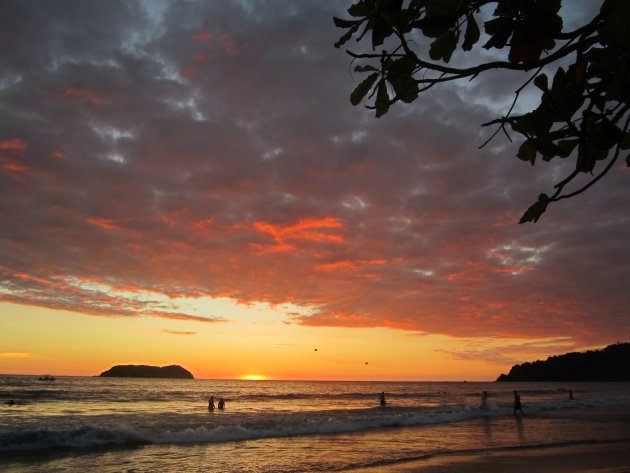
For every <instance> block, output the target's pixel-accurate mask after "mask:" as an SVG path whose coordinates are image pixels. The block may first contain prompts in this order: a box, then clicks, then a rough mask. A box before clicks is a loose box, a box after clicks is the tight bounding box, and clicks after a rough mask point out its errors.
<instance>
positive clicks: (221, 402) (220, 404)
mask: <svg viewBox="0 0 630 473" xmlns="http://www.w3.org/2000/svg"><path fill="white" fill-rule="evenodd" d="M217 407H218V408H219V409H223V408H224V407H225V401H224V400H223V398H222V397H221V398H219V403H218V404H217Z"/></svg>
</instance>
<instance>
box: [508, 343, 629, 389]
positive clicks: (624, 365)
mask: <svg viewBox="0 0 630 473" xmlns="http://www.w3.org/2000/svg"><path fill="white" fill-rule="evenodd" d="M629 360H630V343H616V344H614V345H609V346H607V347H606V348H604V349H602V350H590V351H587V352H581V353H567V354H564V355H558V356H550V357H549V358H547V359H546V360H545V361H541V360H538V361H534V362H532V363H529V362H528V363H523V364H521V365H514V366H513V367H512V369H511V370H510V372H509V373H508V374H502V375H501V376H499V377H498V378H497V381H630V363H629V362H628V361H629Z"/></svg>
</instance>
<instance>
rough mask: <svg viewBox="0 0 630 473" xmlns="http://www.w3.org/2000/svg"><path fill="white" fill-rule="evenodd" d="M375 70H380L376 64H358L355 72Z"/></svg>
mask: <svg viewBox="0 0 630 473" xmlns="http://www.w3.org/2000/svg"><path fill="white" fill-rule="evenodd" d="M373 71H377V72H378V69H377V68H376V67H374V66H371V65H369V64H368V65H366V66H361V65H359V66H356V67H355V68H354V72H373Z"/></svg>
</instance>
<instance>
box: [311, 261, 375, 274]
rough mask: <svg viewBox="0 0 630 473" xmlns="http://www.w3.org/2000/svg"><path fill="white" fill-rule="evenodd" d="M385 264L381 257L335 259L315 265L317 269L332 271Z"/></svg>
mask: <svg viewBox="0 0 630 473" xmlns="http://www.w3.org/2000/svg"><path fill="white" fill-rule="evenodd" d="M384 264H387V261H385V260H383V259H377V260H360V261H348V260H345V261H335V262H333V263H322V264H318V265H317V269H321V270H324V271H332V270H337V269H341V270H344V269H345V270H356V269H360V268H362V267H364V266H380V265H384Z"/></svg>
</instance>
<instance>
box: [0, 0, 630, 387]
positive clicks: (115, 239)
mask: <svg viewBox="0 0 630 473" xmlns="http://www.w3.org/2000/svg"><path fill="white" fill-rule="evenodd" d="M2 3H3V14H2V16H1V17H0V45H1V46H0V47H1V49H0V66H1V67H0V108H1V110H2V113H1V114H0V121H1V126H0V196H1V199H0V217H1V223H0V373H25V374H43V373H52V374H56V375H64V374H67V375H94V374H98V373H100V372H101V371H104V370H105V369H108V368H110V367H111V366H113V365H115V364H128V363H144V364H155V365H164V364H180V365H182V366H184V367H185V368H187V369H189V370H190V371H192V372H193V373H194V375H195V376H196V377H197V378H242V377H265V378H274V379H366V380H369V379H375V380H376V379H379V380H463V379H467V380H491V379H495V378H496V377H497V376H498V375H499V374H500V373H501V372H506V371H507V370H509V368H510V366H511V365H512V364H514V363H517V362H523V361H528V360H533V359H537V358H545V357H547V356H549V355H553V354H559V353H565V352H568V351H575V350H583V349H589V348H595V347H602V346H605V345H607V344H610V343H614V342H617V341H628V340H630V317H629V307H630V291H629V290H628V284H629V282H630V258H629V251H630V250H629V246H628V244H629V242H630V218H629V213H628V210H627V203H628V201H629V200H630V185H629V184H630V170H629V169H628V168H626V167H625V163H621V164H618V165H617V166H616V167H615V168H614V169H613V170H612V171H611V172H610V175H609V176H607V177H606V178H605V179H604V180H602V181H601V182H600V183H598V184H596V185H595V186H594V187H593V188H592V189H591V190H589V191H588V192H587V193H585V194H582V195H580V196H578V197H575V198H573V199H569V200H564V201H562V202H560V203H558V204H555V205H553V206H551V207H550V209H549V210H548V211H547V212H546V213H545V214H544V215H543V217H542V219H541V221H539V222H538V223H536V224H527V225H518V224H517V222H518V219H519V218H520V216H521V214H522V213H523V211H524V210H525V209H526V208H527V207H528V206H529V205H530V204H532V203H533V202H534V201H535V200H536V196H537V195H538V194H539V193H540V192H548V193H549V192H550V191H551V190H552V189H553V184H554V183H555V182H557V181H558V180H559V179H561V178H562V177H563V174H562V173H563V172H564V171H566V168H564V171H563V169H562V168H558V167H557V166H556V165H555V164H554V165H552V164H549V163H544V162H541V163H537V165H536V166H535V167H532V166H531V165H530V164H528V163H524V162H522V161H519V160H518V159H517V158H516V157H515V155H516V150H517V149H518V144H519V142H518V139H517V137H516V136H514V137H513V138H515V139H516V140H515V142H514V143H510V142H508V141H507V139H506V138H505V137H504V136H503V135H499V136H497V137H496V138H495V139H494V140H493V141H492V142H491V144H490V145H489V146H487V147H485V148H483V149H481V150H480V149H478V147H479V145H480V144H481V143H483V142H484V141H485V140H486V139H487V138H488V137H489V136H490V134H491V133H492V131H494V130H491V129H486V128H482V127H481V126H480V125H481V124H482V123H484V122H487V121H489V120H492V119H494V118H496V117H498V116H500V115H501V114H504V113H506V112H507V109H508V108H509V105H510V103H511V100H512V97H513V93H514V90H516V88H518V86H519V85H520V83H521V82H522V81H523V80H524V79H523V76H520V75H516V74H507V73H505V72H502V73H494V74H489V75H487V76H483V77H479V78H477V79H475V80H474V81H473V82H465V83H461V84H452V85H445V86H443V87H441V88H437V89H432V91H431V93H429V94H427V95H424V96H421V97H420V98H419V99H418V100H417V101H416V102H414V103H413V104H410V105H404V106H396V107H394V108H393V109H392V110H391V111H390V112H389V113H388V114H387V115H385V116H384V117H381V118H379V119H377V118H375V117H374V114H373V112H371V111H369V110H366V109H365V108H363V107H362V106H359V107H353V106H352V105H351V104H350V101H349V95H350V93H351V91H352V90H353V88H354V87H355V86H356V84H357V81H359V80H361V76H360V75H357V74H355V73H354V72H352V65H351V61H350V57H349V56H348V55H347V54H346V53H345V52H344V51H343V49H335V48H334V47H333V44H334V42H335V41H336V40H337V38H338V37H339V36H340V34H341V33H342V31H341V30H339V29H337V28H335V26H334V24H333V21H332V17H333V16H346V15H345V10H346V9H347V8H348V7H349V6H350V5H351V3H352V2H351V1H322V0H300V1H292V0H286V1H281V0H269V1H262V0H261V1H256V0H238V1H237V0H235V1H227V0H225V1H204V2H198V1H178V2H170V1H162V0H147V1H144V2H143V1H114V0H108V1H78V0H77V1H28V2H27V1H23V0H15V1H7V0H5V1H3V2H2ZM565 3H567V2H565ZM568 3H569V4H570V5H571V10H570V11H564V12H563V13H564V15H565V25H567V26H569V25H571V24H578V23H579V21H580V18H582V17H583V16H584V15H590V14H591V13H592V11H594V10H597V8H598V4H599V3H600V2H592V1H590V0H580V1H573V2H568ZM596 4H597V5H596ZM349 46H350V47H354V46H356V43H354V42H351V43H349ZM357 47H359V46H357ZM473 54H474V55H473V56H470V55H469V56H468V57H469V60H472V59H474V58H475V57H481V56H483V57H485V58H486V59H487V58H488V54H489V53H488V52H487V51H485V50H482V49H480V50H475V51H474V53H473ZM535 100H536V95H535V93H533V92H532V93H531V94H529V95H528V94H525V95H524V98H523V100H522V101H521V102H520V104H519V106H520V107H522V109H523V110H527V109H529V108H530V107H531V106H532V104H533V103H535ZM620 161H623V160H620Z"/></svg>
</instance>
